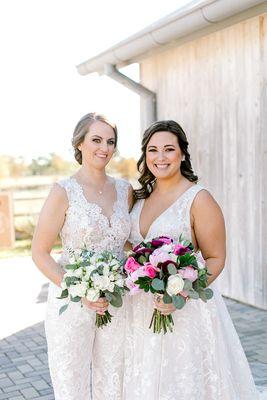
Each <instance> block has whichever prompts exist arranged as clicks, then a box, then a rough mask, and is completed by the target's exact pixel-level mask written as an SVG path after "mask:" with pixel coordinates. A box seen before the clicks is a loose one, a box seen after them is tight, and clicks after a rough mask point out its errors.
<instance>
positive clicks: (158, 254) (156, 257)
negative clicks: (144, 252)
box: [149, 248, 171, 267]
mask: <svg viewBox="0 0 267 400" xmlns="http://www.w3.org/2000/svg"><path fill="white" fill-rule="evenodd" d="M169 260H171V258H170V255H169V254H168V253H166V252H165V251H162V250H161V249H160V248H159V249H156V250H154V251H153V253H152V254H150V256H149V261H150V262H151V264H152V265H154V266H155V267H156V266H157V265H158V264H159V263H164V262H165V261H169Z"/></svg>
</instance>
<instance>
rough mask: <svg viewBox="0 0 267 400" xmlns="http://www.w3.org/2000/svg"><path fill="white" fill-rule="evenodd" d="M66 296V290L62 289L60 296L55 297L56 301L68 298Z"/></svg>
mask: <svg viewBox="0 0 267 400" xmlns="http://www.w3.org/2000/svg"><path fill="white" fill-rule="evenodd" d="M68 295H69V291H68V289H64V290H62V292H61V295H60V296H59V297H57V299H65V298H66V297H68Z"/></svg>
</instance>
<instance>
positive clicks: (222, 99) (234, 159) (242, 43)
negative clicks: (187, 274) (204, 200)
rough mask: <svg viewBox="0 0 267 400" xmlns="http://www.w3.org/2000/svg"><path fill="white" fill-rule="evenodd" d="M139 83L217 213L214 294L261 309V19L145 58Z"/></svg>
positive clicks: (264, 272)
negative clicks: (173, 125) (219, 251)
mask: <svg viewBox="0 0 267 400" xmlns="http://www.w3.org/2000/svg"><path fill="white" fill-rule="evenodd" d="M141 81H142V83H143V84H144V85H145V86H147V87H148V88H149V89H151V90H153V91H155V92H156V93H157V102H158V103H157V104H158V119H175V120H176V121H178V122H179V123H180V124H181V125H182V126H183V128H184V129H185V131H186V132H187V135H188V139H189V143H190V152H191V155H192V160H193V166H194V169H195V171H196V172H197V174H198V175H199V177H200V182H201V183H202V184H204V185H205V186H206V187H207V188H209V189H210V190H211V192H212V193H213V194H214V196H215V198H216V199H217V201H218V202H219V204H220V205H221V206H222V208H223V212H224V215H225V219H226V225H227V235H228V257H227V264H226V268H225V270H224V272H223V274H222V276H221V278H220V279H219V281H220V288H221V290H222V292H223V293H224V294H226V295H228V296H230V297H232V298H235V299H238V300H241V301H244V302H246V303H249V304H253V305H256V306H259V307H262V308H267V204H266V202H267V178H266V174H267V89H266V85H267V83H266V82H267V14H264V15H261V16H259V17H254V18H251V19H249V20H246V21H244V22H242V23H238V24H236V25H234V26H231V27H228V28H226V29H223V30H221V31H219V32H216V33H212V34H210V35H208V36H205V37H202V38H199V39H196V40H194V41H193V42H190V43H186V44H184V45H182V46H181V47H176V48H173V49H171V50H167V51H165V52H162V53H160V54H157V55H154V56H151V57H150V58H147V59H145V60H144V61H143V62H142V63H141Z"/></svg>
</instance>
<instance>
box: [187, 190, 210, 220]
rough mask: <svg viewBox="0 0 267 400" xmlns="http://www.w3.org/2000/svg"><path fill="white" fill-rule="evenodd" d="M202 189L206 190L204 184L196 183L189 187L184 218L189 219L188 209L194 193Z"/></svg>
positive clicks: (194, 196) (194, 195) (193, 198)
mask: <svg viewBox="0 0 267 400" xmlns="http://www.w3.org/2000/svg"><path fill="white" fill-rule="evenodd" d="M202 190H206V189H205V187H204V186H202V185H199V184H198V183H197V184H195V185H194V186H192V187H191V189H190V190H189V191H188V193H187V196H186V218H187V219H188V220H189V221H190V210H191V207H192V204H193V202H194V200H195V198H196V195H197V194H198V193H199V192H201V191H202Z"/></svg>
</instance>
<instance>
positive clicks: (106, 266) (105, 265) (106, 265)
mask: <svg viewBox="0 0 267 400" xmlns="http://www.w3.org/2000/svg"><path fill="white" fill-rule="evenodd" d="M108 274H109V265H108V264H104V268H103V275H105V276H108Z"/></svg>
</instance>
